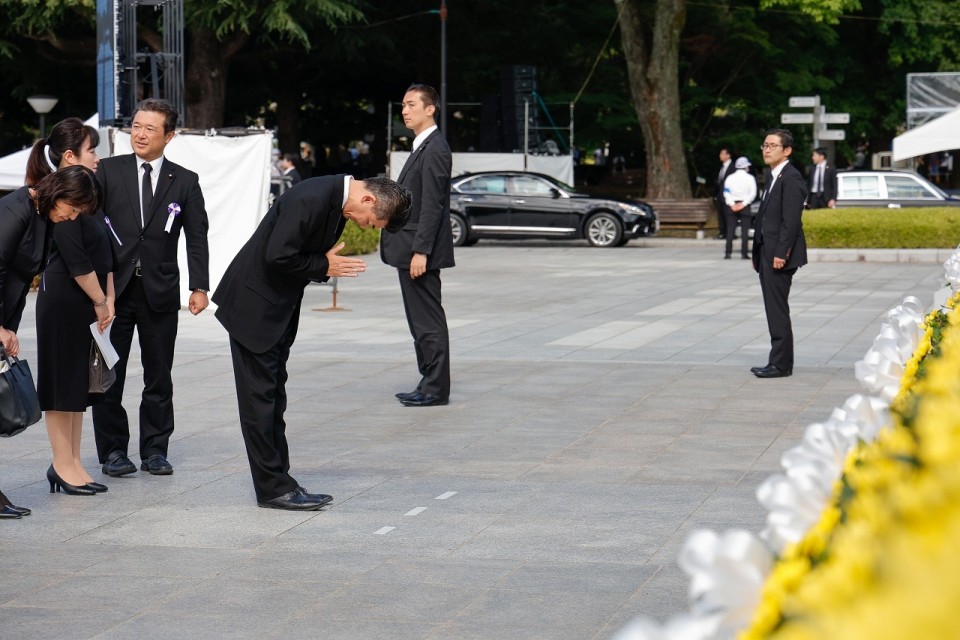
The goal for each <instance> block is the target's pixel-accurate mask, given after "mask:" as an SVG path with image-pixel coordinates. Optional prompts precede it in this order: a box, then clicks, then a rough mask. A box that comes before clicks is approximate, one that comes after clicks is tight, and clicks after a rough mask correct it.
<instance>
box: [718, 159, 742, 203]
mask: <svg viewBox="0 0 960 640" xmlns="http://www.w3.org/2000/svg"><path fill="white" fill-rule="evenodd" d="M736 170H737V167H736V166H735V158H731V159H730V164H728V165H727V170H726V171H724V172H723V180H720V181H718V182H717V195H716V197H715V200H716V204H717V212H718V213H721V214H722V213H723V212H724V211H726V210H727V201H726V200H724V199H723V183H724V182H726V181H727V178H729V177H730V176H731V175H732V174H733V172H734V171H736ZM718 174H719V172H718Z"/></svg>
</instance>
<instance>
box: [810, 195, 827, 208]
mask: <svg viewBox="0 0 960 640" xmlns="http://www.w3.org/2000/svg"><path fill="white" fill-rule="evenodd" d="M807 206H808V207H809V208H810V209H826V208H827V197H826V196H825V195H824V194H823V192H822V191H818V192H816V193H811V194H810V196H809V197H808V198H807Z"/></svg>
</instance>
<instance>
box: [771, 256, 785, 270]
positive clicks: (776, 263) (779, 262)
mask: <svg viewBox="0 0 960 640" xmlns="http://www.w3.org/2000/svg"><path fill="white" fill-rule="evenodd" d="M786 264H787V261H786V260H784V259H783V258H774V259H773V268H774V269H783V267H784V265H786Z"/></svg>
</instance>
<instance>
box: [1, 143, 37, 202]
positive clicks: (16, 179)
mask: <svg viewBox="0 0 960 640" xmlns="http://www.w3.org/2000/svg"><path fill="white" fill-rule="evenodd" d="M29 157H30V148H29V147H28V148H26V149H21V150H20V151H17V152H15V153H11V154H10V155H8V156H4V157H2V158H0V191H15V190H17V189H19V188H20V187H22V186H23V180H24V178H25V177H26V175H27V158H29Z"/></svg>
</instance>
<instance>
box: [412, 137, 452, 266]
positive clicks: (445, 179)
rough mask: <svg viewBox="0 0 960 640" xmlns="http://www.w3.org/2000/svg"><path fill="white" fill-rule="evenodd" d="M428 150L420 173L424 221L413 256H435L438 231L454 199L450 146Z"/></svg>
mask: <svg viewBox="0 0 960 640" xmlns="http://www.w3.org/2000/svg"><path fill="white" fill-rule="evenodd" d="M424 151H425V152H426V155H425V157H424V158H423V165H422V167H421V173H420V179H421V181H422V182H421V184H422V190H421V192H420V196H421V198H420V220H419V221H418V223H417V233H416V235H415V236H414V238H413V245H412V247H411V250H412V252H413V253H423V254H426V255H430V254H431V253H433V243H434V241H435V240H436V238H437V230H438V229H439V228H440V224H441V223H442V222H444V221H445V216H444V212H445V211H446V209H447V206H448V202H449V199H450V170H451V164H452V156H451V155H450V150H449V148H448V147H447V146H446V145H439V144H431V145H430V146H429V147H427V148H426V149H424ZM447 224H449V222H447Z"/></svg>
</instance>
